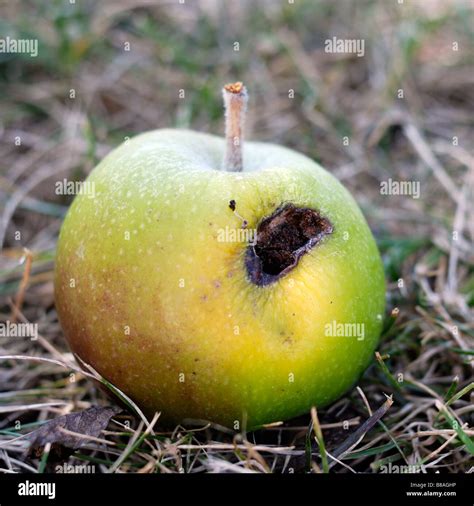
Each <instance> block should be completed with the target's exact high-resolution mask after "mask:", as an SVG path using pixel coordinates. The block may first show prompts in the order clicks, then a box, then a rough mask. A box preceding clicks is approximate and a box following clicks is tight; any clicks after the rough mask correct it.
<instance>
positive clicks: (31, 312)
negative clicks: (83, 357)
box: [0, 0, 474, 473]
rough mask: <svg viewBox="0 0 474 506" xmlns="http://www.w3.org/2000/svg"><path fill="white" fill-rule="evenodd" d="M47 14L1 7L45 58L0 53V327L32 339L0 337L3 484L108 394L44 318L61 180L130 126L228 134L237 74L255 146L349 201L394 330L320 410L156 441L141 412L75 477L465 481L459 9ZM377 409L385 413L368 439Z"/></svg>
mask: <svg viewBox="0 0 474 506" xmlns="http://www.w3.org/2000/svg"><path fill="white" fill-rule="evenodd" d="M41 4H43V3H38V2H23V3H22V6H21V7H20V5H19V4H18V3H15V2H7V1H0V14H1V16H0V19H1V21H0V27H1V28H2V29H3V30H2V32H3V31H11V33H12V36H14V35H16V36H17V37H23V38H38V39H39V44H40V54H39V56H38V57H37V58H30V57H29V56H28V55H20V56H15V55H6V54H0V86H1V90H2V92H1V94H0V100H1V103H0V105H1V111H2V113H1V118H0V133H1V139H0V167H1V171H0V174H1V175H0V196H1V199H2V200H1V202H2V209H1V221H0V241H1V242H2V244H3V246H4V249H3V251H2V256H1V269H0V296H1V297H2V299H1V317H2V320H4V321H6V320H10V321H11V320H12V319H14V318H17V319H18V321H23V322H33V323H37V324H38V326H39V327H38V328H39V333H40V336H39V338H38V340H36V341H31V340H27V339H12V338H10V339H7V338H2V337H0V355H2V356H3V358H2V357H0V472H5V473H9V472H16V471H21V472H34V473H36V472H43V471H44V470H45V469H48V456H49V453H48V451H46V452H45V453H44V454H43V456H42V457H40V458H35V457H28V456H26V455H25V449H26V446H27V442H26V440H25V438H22V437H19V436H21V435H22V434H26V433H28V432H29V431H31V430H32V429H33V428H36V427H38V426H40V425H41V424H43V423H44V422H45V421H46V420H48V419H51V418H54V417H56V416H59V415H63V414H66V413H69V412H71V411H76V410H80V409H84V408H87V407H90V406H97V405H106V404H107V403H109V402H110V401H109V399H108V398H107V397H106V395H105V394H104V392H103V390H102V389H99V388H98V387H97V382H96V381H95V380H94V377H95V373H94V372H93V371H91V372H90V373H84V372H83V371H81V369H80V368H79V367H78V365H77V363H75V362H74V360H73V357H72V355H71V353H70V352H69V350H68V348H67V345H66V344H65V341H64V338H63V336H62V333H61V329H60V327H59V324H58V321H57V316H56V312H55V309H54V303H53V285H52V274H53V259H54V248H55V242H56V239H57V235H58V231H59V228H60V225H61V219H62V216H63V215H64V213H65V211H66V209H67V206H68V205H69V203H70V201H69V200H68V199H67V198H64V197H58V196H57V195H55V193H54V187H55V186H54V183H55V182H56V181H58V180H61V179H62V178H64V177H68V178H76V179H82V178H84V177H85V176H86V175H87V173H88V172H89V171H90V170H91V169H92V168H93V166H94V165H95V163H96V162H97V160H98V159H100V158H101V157H103V156H104V154H106V153H107V152H108V151H109V150H110V149H112V148H113V147H114V146H116V145H117V144H118V143H120V142H121V141H122V140H123V139H124V137H125V136H128V135H132V134H134V133H138V132H142V131H144V130H148V129H153V128H158V127H164V126H179V127H192V128H195V129H197V130H203V131H211V132H215V133H219V134H220V133H221V131H222V129H223V126H222V108H221V103H220V100H221V97H220V93H219V90H220V88H221V85H222V84H223V83H224V82H228V81H229V80H234V79H236V78H239V79H241V80H243V81H244V82H246V83H247V85H248V88H249V91H250V95H251V102H250V117H249V132H248V135H249V136H250V137H252V138H254V139H258V140H271V141H273V142H278V143H282V144H284V145H287V146H290V147H294V148H295V149H298V150H300V151H302V152H304V153H306V154H307V155H309V156H312V157H313V158H315V159H316V160H318V161H320V162H321V163H322V164H323V165H324V166H326V167H327V168H328V169H329V170H331V172H332V173H333V174H335V175H336V176H337V177H338V178H339V179H340V180H342V181H343V182H344V184H345V185H346V186H347V187H348V188H349V189H350V190H351V191H352V192H353V194H354V195H355V197H356V199H357V200H358V202H359V203H360V205H361V207H362V208H363V210H364V213H365V215H366V216H367V219H368V221H369V223H370V225H371V227H372V230H373V231H374V234H375V235H376V238H377V241H378V244H379V247H380V249H381V251H382V254H383V258H384V262H385V268H386V277H387V281H388V308H389V310H391V309H392V308H395V307H396V308H399V316H398V318H395V317H390V316H388V317H387V328H386V331H385V333H384V336H383V339H382V341H381V344H380V347H379V355H378V356H377V358H376V359H375V358H374V363H373V365H372V366H371V367H370V368H369V369H368V370H367V372H366V374H365V375H364V377H363V378H362V380H361V381H360V383H359V385H358V386H357V388H354V389H353V390H352V391H350V392H348V393H347V394H346V395H345V396H344V397H343V398H342V399H340V400H339V401H338V402H336V403H335V404H333V405H332V406H330V407H329V408H327V409H324V410H319V411H318V413H316V411H314V412H313V413H308V414H307V415H306V416H303V417H300V418H298V419H295V420H291V421H289V422H286V423H283V424H276V425H275V426H272V427H268V428H266V429H264V430H260V431H258V432H255V433H251V434H236V433H234V432H231V431H228V430H226V429H224V428H222V427H216V426H213V425H209V424H207V425H206V424H203V425H201V426H196V427H186V428H184V427H177V428H176V429H175V430H174V431H172V432H161V431H160V428H159V416H158V415H157V416H156V417H155V418H154V419H153V420H146V419H143V418H142V417H140V415H139V414H137V412H136V410H137V408H136V407H134V406H133V405H131V407H130V413H129V414H122V415H118V416H116V417H114V419H113V421H112V422H111V423H110V424H109V427H108V429H107V430H106V431H105V432H103V434H102V436H101V437H100V438H95V439H92V440H90V441H88V442H87V443H86V444H85V445H84V446H83V447H82V448H81V449H80V450H79V451H77V452H76V453H75V454H74V455H73V456H71V457H70V458H69V460H68V463H69V464H74V465H81V464H82V465H83V464H90V465H94V466H95V471H96V472H107V471H116V472H140V473H151V472H163V473H169V472H182V471H184V472H192V473H196V472H202V471H208V472H209V471H210V472H263V473H266V472H290V471H294V472H304V471H313V472H322V471H329V472H380V470H381V467H382V466H384V465H388V463H393V464H397V465H410V464H411V465H418V466H421V469H422V471H423V472H424V471H428V470H440V471H449V472H469V471H470V470H471V471H472V468H471V466H472V458H473V446H474V443H473V436H474V429H473V428H472V427H473V417H474V415H473V413H474V406H473V402H472V399H473V394H474V390H473V388H474V383H473V374H472V370H473V369H472V366H473V355H474V350H473V348H474V345H473V343H474V324H473V320H474V319H473V313H472V305H473V301H474V276H473V265H474V254H473V252H474V248H473V242H474V210H473V207H472V201H473V197H474V192H473V189H474V155H473V153H472V139H473V138H474V125H473V120H472V111H473V106H474V93H473V90H474V87H473V81H474V78H473V76H474V74H473V72H472V58H471V59H470V56H471V57H472V39H470V36H471V35H472V34H470V33H469V19H470V20H471V21H472V16H473V11H472V4H469V2H468V1H458V2H456V1H452V2H442V1H434V0H433V1H421V0H419V1H411V2H405V3H404V4H402V5H399V4H397V3H396V2H389V3H388V2H387V3H384V2H379V3H374V2H369V1H362V2H338V3H337V6H336V5H335V4H334V2H331V1H327V2H305V1H302V0H301V1H300V0H298V1H297V2H295V4H289V3H287V2H283V1H282V2H265V1H261V2H258V3H255V2H252V3H250V2H232V3H230V2H228V3H227V4H226V5H227V7H228V8H226V9H224V8H218V7H217V4H216V2H212V1H202V2H196V1H191V0H186V3H185V4H184V5H181V4H179V3H178V2H175V1H173V2H172V1H157V2H149V1H145V0H143V1H137V2H131V1H125V0H124V1H120V2H103V3H102V2H101V8H100V9H99V8H98V6H97V5H98V4H97V3H96V2H92V1H89V2H80V6H79V2H76V4H75V5H70V4H69V3H67V2H62V3H61V2H58V3H44V5H41ZM151 4H153V6H152V5H151ZM471 26H472V23H471ZM333 36H336V37H341V38H344V37H355V38H363V39H364V40H365V56H364V57H363V58H358V57H357V56H354V55H350V54H328V53H325V52H324V41H325V39H328V38H332V37H333ZM235 41H238V42H239V43H240V50H239V51H238V52H236V51H234V46H233V44H234V42H235ZM453 42H457V43H458V50H457V51H455V50H453ZM127 43H129V44H130V51H126V50H124V48H126V47H128V46H127ZM469 52H470V53H471V54H469ZM180 89H184V90H185V92H186V98H185V99H179V98H178V97H179V90H180ZM290 89H294V90H295V98H293V99H289V98H288V90H290ZM399 89H403V93H404V97H403V98H399V97H398V90H399ZM71 90H74V94H75V98H70V97H71V96H72V95H73V92H72V91H71ZM345 136H347V137H348V138H349V144H348V145H345V143H344V137H345ZM453 138H456V139H457V142H453ZM18 139H21V145H17V144H18V142H15V141H17V140H18ZM389 178H392V179H393V180H408V181H414V182H419V183H420V192H421V193H420V198H419V199H415V198H411V197H409V196H394V195H383V194H381V191H380V183H381V182H383V181H387V180H388V179H389ZM24 247H27V248H28V250H29V251H30V252H31V255H30V254H29V253H27V254H26V256H25V252H24V249H23V248H24ZM22 259H23V260H24V261H23V262H22ZM30 261H31V264H30ZM25 264H26V266H28V265H30V267H31V273H29V276H28V277H25V278H24V280H25V281H27V283H26V282H25V281H23V282H22V278H23V275H24V273H25ZM26 270H28V269H26ZM400 280H401V281H400ZM7 357H9V358H7ZM385 394H387V395H392V399H393V405H391V407H389V408H388V407H387V401H386V395H385ZM384 403H385V404H384ZM382 405H384V406H386V407H387V409H388V411H387V412H386V413H385V414H384V416H383V418H382V419H380V417H379V418H377V417H376V418H371V419H370V420H371V422H370V423H372V425H373V426H372V427H371V428H370V424H369V425H363V423H364V422H365V421H366V420H367V419H368V418H369V417H370V416H371V415H372V414H373V413H372V412H375V411H376V410H377V409H378V408H380V406H382ZM134 410H135V414H134V415H133V414H132V413H133V411H134ZM377 416H378V415H377ZM361 426H362V427H363V430H362V431H360V432H359V433H355V431H356V430H357V429H358V428H360V427H361ZM366 427H367V432H366V431H365V428H366ZM351 435H352V436H351ZM314 436H316V439H317V443H316V440H315V438H314ZM350 437H352V439H349V438H350ZM354 438H355V439H354ZM47 450H48V449H47Z"/></svg>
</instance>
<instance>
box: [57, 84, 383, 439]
mask: <svg viewBox="0 0 474 506" xmlns="http://www.w3.org/2000/svg"><path fill="white" fill-rule="evenodd" d="M234 86H235V85H234ZM226 90H227V91H226V92H224V95H225V96H226V94H227V107H228V118H227V139H226V140H225V139H221V138H218V137H215V136H212V135H207V134H204V133H197V132H193V131H188V130H173V129H163V130H156V131H152V132H148V133H144V134H141V135H138V136H137V137H135V138H133V139H131V140H129V141H127V142H124V143H123V144H122V145H121V146H119V147H118V148H117V149H115V150H114V151H112V152H111V153H110V154H109V155H108V156H107V157H106V158H105V159H104V160H103V161H102V162H101V163H99V165H98V166H97V167H96V168H95V169H94V171H93V172H92V173H91V174H90V176H89V178H88V180H87V181H88V183H90V184H89V187H93V188H94V192H93V193H92V194H80V195H78V196H77V197H76V198H75V200H74V202H73V204H72V206H71V208H70V210H69V212H68V214H67V217H66V219H65V221H64V224H63V226H62V230H61V233H60V238H59V243H58V249H57V258H56V270H55V292H56V305H57V309H58V314H59V318H60V322H61V325H62V327H63V329H64V333H65V335H66V337H67V339H68V341H69V343H70V346H71V348H72V350H73V351H74V353H75V354H77V355H78V356H79V357H80V358H81V359H82V360H83V361H85V362H86V363H88V364H90V365H92V366H93V367H94V368H95V369H96V370H97V371H98V372H99V373H101V374H102V375H103V376H104V377H105V378H106V379H108V380H109V381H110V382H112V383H113V384H114V385H116V386H117V387H118V388H120V389H121V390H123V391H124V392H125V393H126V394H128V395H129V396H130V397H131V398H132V399H133V400H134V401H135V402H136V403H137V404H138V405H139V406H141V407H142V408H143V409H144V410H145V412H147V413H152V412H154V411H160V412H161V413H162V415H161V416H162V420H163V421H164V422H170V423H171V422H172V423H174V422H180V421H182V420H185V419H200V420H203V419H205V420H211V421H214V422H217V423H220V424H223V425H226V426H229V427H233V428H236V429H240V428H247V429H253V428H256V427H258V426H261V425H262V424H267V423H272V422H276V421H279V420H285V419H288V418H290V417H293V416H296V415H299V414H302V413H304V412H306V411H308V410H309V409H310V408H311V406H313V405H315V406H318V407H321V406H324V405H327V404H328V403H331V402H333V401H334V400H335V399H337V398H338V397H340V396H341V395H342V394H343V393H344V392H345V391H347V389H348V388H350V387H351V386H352V385H353V384H354V382H356V381H357V379H358V378H359V376H360V375H361V374H362V372H363V371H364V369H365V368H366V367H367V365H368V363H369V362H370V360H371V358H372V356H373V352H374V350H375V347H376V345H377V342H378V338H379V335H380V331H381V326H382V315H383V312H384V304H385V284H384V276H383V269H382V263H381V259H380V255H379V252H378V250H377V247H376V244H375V242H374V239H373V237H372V234H371V232H370V229H369V227H368V225H367V223H366V221H365V219H364V217H363V215H362V213H361V211H360V209H359V208H358V206H357V204H356V203H355V201H354V199H353V198H352V197H351V195H350V194H349V192H348V191H347V190H346V189H345V188H344V187H343V186H342V185H341V184H340V183H339V182H338V181H337V180H336V179H335V178H334V177H333V176H332V175H331V174H329V173H328V172H327V171H326V170H324V169H323V168H322V167H321V166H319V165H318V164H317V163H315V162H314V161H312V160H311V159H309V158H307V157H306V156H303V155H301V154H299V153H296V152H295V151H291V150H289V149H286V148H284V147H280V146H278V145H274V144H266V143H258V142H248V143H245V144H243V143H242V142H241V138H242V136H241V131H242V121H243V120H242V113H243V109H244V105H245V103H244V100H243V97H244V91H245V89H244V88H242V87H241V86H237V87H236V88H235V87H234V88H232V87H227V88H226ZM239 100H240V102H239ZM233 101H234V102H233ZM234 134H235V135H234ZM223 158H224V160H225V162H224V165H225V166H224V168H223V167H222V160H223ZM226 169H227V170H226Z"/></svg>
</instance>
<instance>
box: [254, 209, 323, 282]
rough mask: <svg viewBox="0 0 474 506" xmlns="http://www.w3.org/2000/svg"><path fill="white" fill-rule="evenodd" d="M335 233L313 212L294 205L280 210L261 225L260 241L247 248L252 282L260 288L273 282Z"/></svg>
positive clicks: (258, 233)
mask: <svg viewBox="0 0 474 506" xmlns="http://www.w3.org/2000/svg"><path fill="white" fill-rule="evenodd" d="M332 231H333V226H332V224H331V222H330V221H329V220H328V219H327V218H324V217H323V216H321V215H320V214H319V212H318V211H315V210H314V209H309V208H306V207H296V206H295V205H293V204H286V205H285V206H283V207H280V208H279V209H277V210H276V211H275V212H274V213H273V214H272V215H271V216H268V217H267V218H264V219H263V220H262V221H261V222H260V224H259V225H258V228H257V240H256V241H255V243H254V244H251V245H250V246H249V247H248V248H247V252H246V257H245V265H246V267H247V274H248V277H249V279H250V281H251V282H252V283H254V284H256V285H258V286H265V285H269V284H271V283H274V282H275V281H277V280H278V279H280V278H282V277H283V276H285V275H286V274H287V273H288V272H290V271H291V270H292V269H294V268H295V267H296V266H297V265H298V262H299V260H300V258H301V257H302V256H303V255H304V254H306V253H308V252H309V251H310V250H311V249H312V248H314V246H316V245H317V244H319V243H320V242H321V240H322V239H323V238H324V237H325V236H326V235H329V234H331V233H332Z"/></svg>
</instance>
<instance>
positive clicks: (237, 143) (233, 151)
mask: <svg viewBox="0 0 474 506" xmlns="http://www.w3.org/2000/svg"><path fill="white" fill-rule="evenodd" d="M222 95H223V97H224V107H225V138H226V151H225V157H224V164H223V165H224V170H227V171H229V172H242V167H243V164H242V145H243V129H244V120H245V111H246V109H247V101H248V94H247V88H246V87H245V86H244V85H243V84H242V83H241V82H237V83H232V84H226V85H225V86H224V88H223V89H222Z"/></svg>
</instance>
